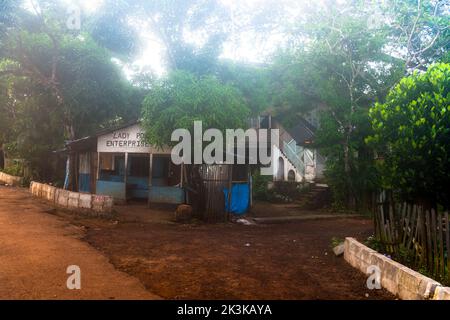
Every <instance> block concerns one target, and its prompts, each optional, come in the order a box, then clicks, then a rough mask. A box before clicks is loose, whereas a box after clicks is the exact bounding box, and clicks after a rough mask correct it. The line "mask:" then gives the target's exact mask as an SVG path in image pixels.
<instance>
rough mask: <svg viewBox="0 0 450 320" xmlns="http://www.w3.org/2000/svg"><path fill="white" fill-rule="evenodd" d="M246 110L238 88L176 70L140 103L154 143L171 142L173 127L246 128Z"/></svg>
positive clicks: (214, 79)
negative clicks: (200, 123) (201, 125)
mask: <svg viewBox="0 0 450 320" xmlns="http://www.w3.org/2000/svg"><path fill="white" fill-rule="evenodd" d="M248 115H249V109H248V106H247V104H246V103H245V101H244V99H243V97H242V95H241V94H240V92H239V91H238V90H236V89H235V88H234V87H231V86H229V85H224V84H222V83H221V82H220V81H219V80H217V78H215V77H213V76H202V77H199V76H196V75H193V74H191V73H188V72H186V71H176V72H173V73H171V74H170V75H169V76H168V77H167V78H164V79H161V80H160V81H158V82H157V83H156V84H155V85H154V86H153V87H152V90H151V91H150V93H149V94H148V95H147V97H146V98H145V99H144V103H143V113H142V118H143V122H142V124H143V126H144V128H145V130H146V133H147V138H148V141H149V142H150V143H152V144H154V145H157V146H160V147H161V146H164V145H168V144H170V143H171V141H170V140H171V139H170V138H171V135H172V132H173V131H174V130H175V129H179V128H184V129H188V130H192V129H193V125H194V121H202V122H203V129H204V130H206V129H208V128H217V129H219V130H225V129H233V128H245V127H246V121H247V117H248Z"/></svg>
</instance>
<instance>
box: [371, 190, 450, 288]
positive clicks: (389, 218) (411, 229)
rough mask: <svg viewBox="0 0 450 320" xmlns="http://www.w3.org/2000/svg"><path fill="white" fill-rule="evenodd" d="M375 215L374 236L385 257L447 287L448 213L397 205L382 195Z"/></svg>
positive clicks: (449, 276) (449, 273) (449, 271)
mask: <svg viewBox="0 0 450 320" xmlns="http://www.w3.org/2000/svg"><path fill="white" fill-rule="evenodd" d="M377 206H378V208H377V210H376V213H375V214H374V224H375V236H376V238H377V239H378V240H379V241H380V242H381V243H382V244H383V246H384V249H385V250H386V252H387V253H389V254H392V255H393V256H394V257H395V258H397V259H400V260H402V261H400V262H402V263H407V264H410V265H413V266H415V267H416V268H419V269H421V271H424V270H426V272H427V273H428V274H429V275H432V276H434V278H435V279H436V280H438V281H444V282H446V283H450V257H449V253H450V232H449V213H448V211H442V210H436V209H432V208H429V209H428V208H425V207H424V206H421V205H417V204H413V203H406V202H404V203H396V202H395V201H394V200H393V199H392V197H389V196H388V197H387V196H386V193H385V192H383V193H381V194H380V196H379V201H378V203H377Z"/></svg>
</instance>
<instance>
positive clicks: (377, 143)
mask: <svg viewBox="0 0 450 320" xmlns="http://www.w3.org/2000/svg"><path fill="white" fill-rule="evenodd" d="M370 118H371V123H372V128H373V131H374V134H373V135H371V136H370V137H368V138H367V139H366V142H367V143H368V144H369V145H372V146H373V147H375V148H376V150H377V152H378V154H379V155H380V161H379V163H378V167H379V169H380V174H381V176H382V179H383V181H382V182H383V186H382V187H384V188H387V189H393V190H396V191H398V192H399V193H400V194H401V196H402V198H404V199H406V200H412V199H420V200H421V201H422V202H424V204H436V203H440V204H442V205H444V206H445V207H446V208H448V207H450V198H449V197H448V194H449V193H450V64H445V63H441V64H435V65H433V66H431V67H430V68H429V69H428V70H427V72H425V73H418V72H416V73H414V74H413V75H411V76H409V77H406V78H404V79H402V80H401V81H400V83H399V84H398V85H397V86H396V87H395V88H394V89H393V90H391V92H390V93H389V95H388V97H387V100H386V103H384V104H376V105H375V106H374V107H373V108H372V109H371V110H370Z"/></svg>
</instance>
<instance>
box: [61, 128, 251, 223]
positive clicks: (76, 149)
mask: <svg viewBox="0 0 450 320" xmlns="http://www.w3.org/2000/svg"><path fill="white" fill-rule="evenodd" d="M144 137H145V134H144V131H143V129H142V128H141V126H140V124H139V123H132V124H128V125H124V126H121V127H117V128H114V129H108V130H103V131H101V132H98V133H97V134H96V135H93V136H89V137H85V138H82V139H78V140H74V141H70V142H68V143H66V148H65V149H64V150H63V152H64V154H66V156H67V158H68V161H67V167H66V181H65V188H66V189H69V190H72V191H76V192H82V193H92V194H98V195H109V196H112V197H113V198H114V201H115V202H126V201H128V200H131V199H142V200H147V201H148V202H149V203H165V204H183V203H189V204H192V205H193V206H194V208H195V209H196V210H197V211H198V212H199V213H200V214H202V215H203V216H204V217H205V218H206V219H207V220H209V221H222V220H226V219H227V214H233V213H234V214H243V213H245V212H247V210H248V209H249V207H250V205H251V198H252V195H251V174H250V166H249V165H246V164H244V165H238V164H234V165H227V164H212V165H206V164H201V165H184V164H181V165H175V164H174V163H173V162H172V159H171V149H170V148H163V149H160V148H156V147H154V146H151V145H149V144H148V143H147V142H146V141H145V138H144ZM230 189H231V193H230V192H229V190H230Z"/></svg>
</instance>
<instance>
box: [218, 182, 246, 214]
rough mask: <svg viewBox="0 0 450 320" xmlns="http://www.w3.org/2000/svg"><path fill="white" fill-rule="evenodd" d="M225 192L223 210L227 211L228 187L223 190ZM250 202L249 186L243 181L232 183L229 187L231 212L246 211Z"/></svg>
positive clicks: (240, 212) (241, 212) (239, 212)
mask: <svg viewBox="0 0 450 320" xmlns="http://www.w3.org/2000/svg"><path fill="white" fill-rule="evenodd" d="M223 192H224V194H225V210H226V211H228V201H227V199H228V188H225V189H224V190H223ZM249 202H250V186H249V185H248V184H244V183H237V184H233V186H232V187H231V210H230V212H231V213H234V214H244V213H246V212H247V211H248V207H249V204H250V203H249Z"/></svg>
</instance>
